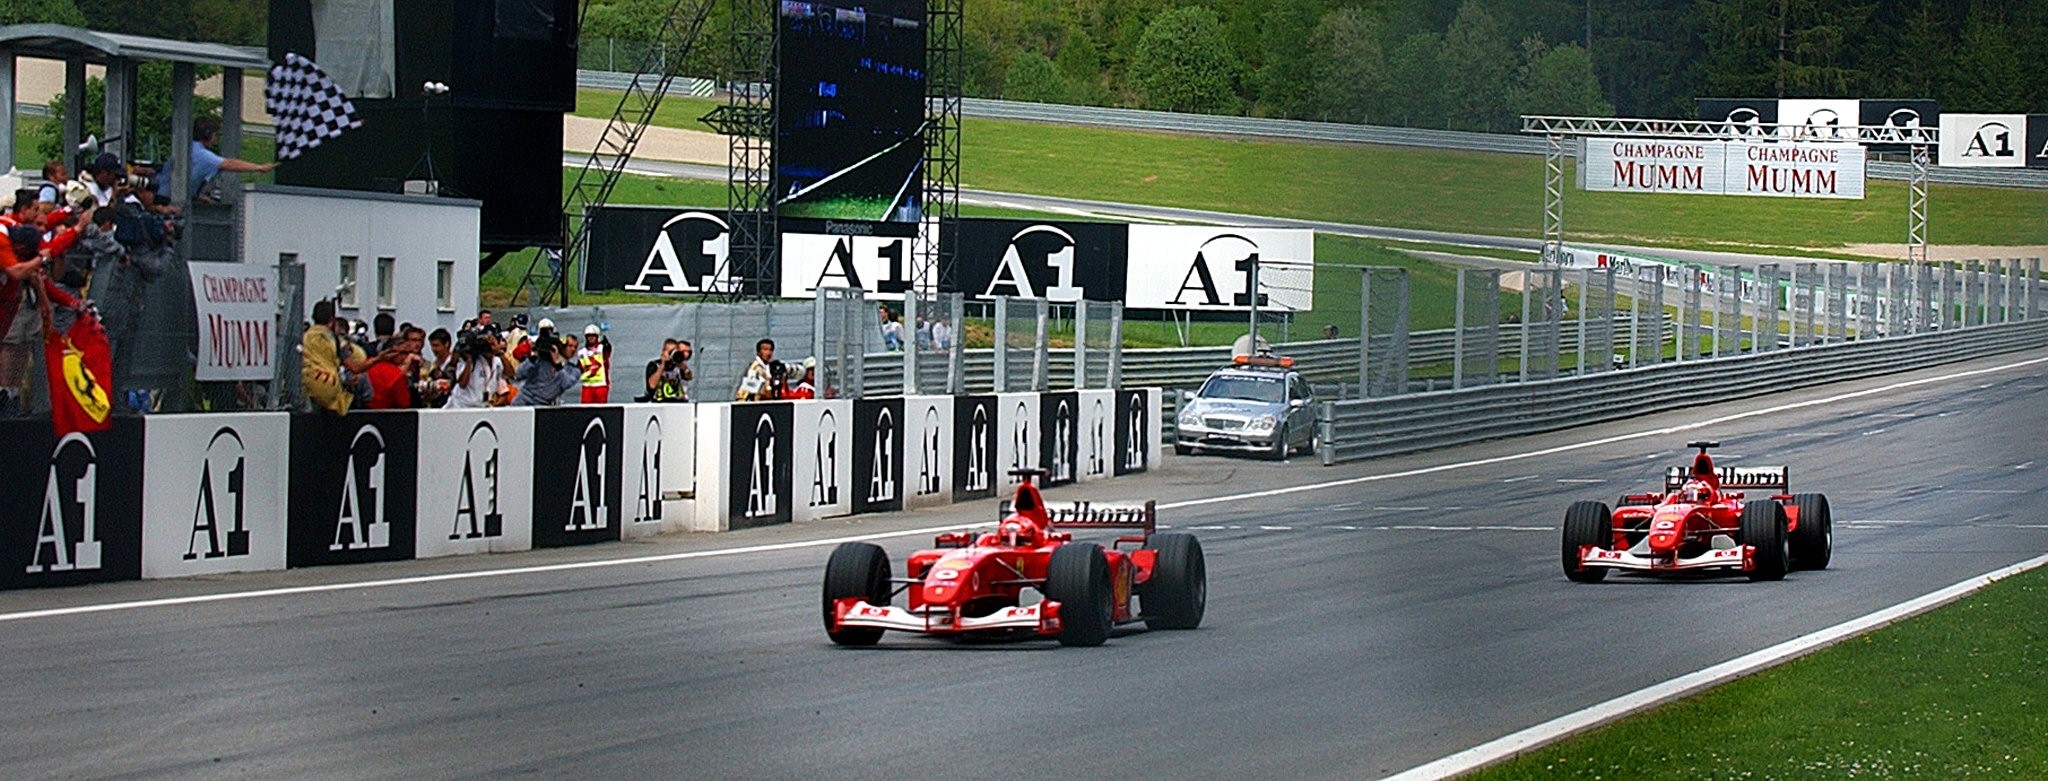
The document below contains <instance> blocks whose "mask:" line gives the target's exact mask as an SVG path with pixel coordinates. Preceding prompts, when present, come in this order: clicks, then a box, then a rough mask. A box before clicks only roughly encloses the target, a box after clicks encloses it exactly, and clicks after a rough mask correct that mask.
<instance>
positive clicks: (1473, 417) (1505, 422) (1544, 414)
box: [1317, 320, 2048, 465]
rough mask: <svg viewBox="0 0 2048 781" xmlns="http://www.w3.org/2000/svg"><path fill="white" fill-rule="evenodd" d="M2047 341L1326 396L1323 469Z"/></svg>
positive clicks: (1878, 342) (1940, 345)
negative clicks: (1377, 396) (1353, 397)
mask: <svg viewBox="0 0 2048 781" xmlns="http://www.w3.org/2000/svg"><path fill="white" fill-rule="evenodd" d="M2044 345H2048V320H2031V321H2021V322H2015V323H2003V324H1998V325H1989V326H1981V327H1976V328H1965V329H1959V330H1953V331H1941V332H1934V333H1926V334H1917V335H1913V336H1899V337H1892V338H1885V339H1873V340H1869V341H1858V342H1848V343H1841V344H1832V345H1820V346H1813V347H1801V348H1795V349H1789V350H1776V351H1771V352H1765V353H1756V354H1750V355H1742V356H1735V357H1729V358H1721V359H1718V360H1710V361H1694V362H1687V363H1677V364H1664V365H1659V366H1651V367H1645V368H1640V369H1634V370H1628V371H1619V372H1611V373H1603V374H1594V375H1589V376H1584V377H1573V378H1567V379H1557V380H1547V381H1542V382H1530V383H1521V384H1513V385H1495V386H1487V387H1481V388H1469V389H1464V390H1457V391H1443V392H1436V393H1419V394H1411V395H1407V396H1393V397H1388V398H1380V399H1365V400H1359V401H1338V402H1326V403H1324V404H1323V406H1322V408H1321V409H1320V410H1319V411H1318V413H1317V421H1318V429H1319V431H1320V433H1321V436H1322V446H1321V449H1320V455H1321V457H1322V461H1323V463H1324V464H1325V465H1329V464H1336V463H1340V462H1345V461H1356V460H1359V459H1365V458H1375V457H1379V456H1390V455H1398V454H1402V453H1413V452H1417V451H1422V450H1430V449H1435V448H1440V447H1448V446H1452V445H1462V444H1467V443H1472V442H1480V441H1484V440H1489V439H1501V438H1505V437H1511V436H1521V435H1526V434H1534V433H1539V432H1544V431H1555V430H1558V429H1564V428H1571V427H1574V426H1583V425H1586V424H1590V423H1600V422H1605V421H1611V420H1620V419H1623V418H1630V417H1636V416H1639V415H1647V414H1653V413H1658V412H1667V411H1670V410H1675V409H1680V408H1684V407H1690V406H1696V405H1700V404H1711V403H1718V402H1724V401H1733V400H1737V399H1743V398H1748V397H1751V396H1759V395H1763V394H1766V393H1775V392H1778V391H1783V390H1789V389H1792V388H1800V387H1806V386H1811V385H1820V384H1824V383H1829V382H1836V381H1839V380H1846V379H1854V378H1858V377H1868V376H1873V375H1879V374H1889V373H1893V372H1900V371H1908V370H1912V369H1919V368H1925V367H1928V366H1937V365H1940V364H1944V363H1954V362H1957V361H1966V360H1971V359H1974V358H1980V357H1984V356H1987V355H1996V354H2000V353H2007V352H2013V351H2016V350H2024V349H2029V348H2037V347H2041V346H2044Z"/></svg>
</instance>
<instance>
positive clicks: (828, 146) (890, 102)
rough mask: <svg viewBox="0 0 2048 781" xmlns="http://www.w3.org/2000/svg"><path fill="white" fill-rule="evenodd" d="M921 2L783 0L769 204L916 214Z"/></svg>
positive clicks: (884, 216)
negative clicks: (773, 194) (773, 198)
mask: <svg viewBox="0 0 2048 781" xmlns="http://www.w3.org/2000/svg"><path fill="white" fill-rule="evenodd" d="M924 14H925V4H924V2H923V0H870V1H869V2H859V1H858V0H839V1H838V2H826V3H813V2H795V1H794V0H784V2H782V3H781V16H780V20H779V23H780V24H781V25H782V29H781V35H782V41H781V53H780V66H781V83H780V84H779V85H778V87H777V92H776V95H775V119H776V135H775V152H774V155H775V187H776V193H777V195H776V205H777V207H778V209H779V210H780V213H781V215H782V216H784V217H797V218H812V219H826V220H862V221H877V222H910V223H914V222H917V221H918V220H919V218H920V217H921V216H922V212H923V207H924V204H923V192H922V190H923V187H922V182H923V173H924V123H925V116H924V114H925V112H924V94H925V72H924V46H925V40H924V38H925V25H924Z"/></svg>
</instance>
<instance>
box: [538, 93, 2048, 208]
mask: <svg viewBox="0 0 2048 781" xmlns="http://www.w3.org/2000/svg"><path fill="white" fill-rule="evenodd" d="M632 78H633V77H632V76H631V75H630V74H623V73H608V72H605V71H583V70H579V71H577V72H576V83H577V86H581V87H589V88H593V89H613V90H619V89H625V86H626V85H627V84H629V83H631V81H632ZM682 81H683V80H678V83H679V84H681V83H682ZM687 81H688V82H690V84H689V86H690V87H692V88H695V89H697V90H705V89H708V88H709V82H706V81H705V80H702V79H689V80H687ZM699 82H702V84H699ZM680 88H681V87H679V89H680ZM703 94H710V93H709V92H704V93H703ZM960 113H961V114H963V115H966V116H970V117H979V118H983V119H1010V120H1020V121H1026V122H1050V123H1055V124H1062V125H1088V126H1095V127H1113V128H1121V129H1137V130H1161V131H1167V132H1174V133H1207V134H1210V135H1229V136H1249V137H1255V138H1285V139H1295V140H1307V141H1333V142H1339V143H1350V144H1378V145H1381V146H1406V147H1418V148H1423V149H1441V150H1446V151H1453V152H1492V153H1498V154H1513V155H1540V154H1543V153H1544V146H1545V142H1544V140H1543V139H1542V138H1539V137H1536V136H1526V135H1521V134H1510V133H1474V132H1470V131H1464V130H1430V129H1425V128H1412V127H1391V126H1387V125H1353V124H1347V123H1342V122H1310V121H1306V120H1298V119H1264V118H1257V117H1236V116H1226V115H1221V114H1181V113H1175V112H1171V111H1147V110H1143V109H1129V108H1108V107H1103V106H1070V105H1066V104H1060V103H1023V102H1018V101H1009V100H991V99H987V98H967V99H964V100H962V101H960ZM1868 172H1869V174H1870V176H1871V177H1873V178H1877V179H1892V180H1898V181H1905V180H1906V179H1908V178H1910V177H1911V176H1912V173H1913V166H1912V165H1911V164H1909V163H1894V162H1878V161H1873V162H1871V163H1870V164H1869V168H1868ZM1927 178H1928V181H1931V182H1937V183H1941V184H1963V185H1977V186H1986V187H2024V188H2031V189H2048V171H2034V170H2027V169H2011V168H1940V167H1930V168H1929V169H1928V175H1927Z"/></svg>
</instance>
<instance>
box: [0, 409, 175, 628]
mask: <svg viewBox="0 0 2048 781" xmlns="http://www.w3.org/2000/svg"><path fill="white" fill-rule="evenodd" d="M0 437H5V438H6V441H7V442H8V444H9V447H8V448H6V452H5V453H4V454H0V479H4V480H5V484H6V485H7V486H9V488H10V489H11V490H10V493H12V494H15V496H13V497H10V499H13V500H12V501H5V502H0V589H5V588H18V587H22V586H68V585H73V584H77V583H97V582H103V581H113V580H134V579H136V578H139V577H142V485H141V481H139V480H137V479H135V476H136V475H139V474H141V473H142V421H141V420H140V419H136V418H116V419H115V422H114V427H113V428H111V429H108V430H106V431H100V432H95V433H91V434H70V435H67V436H65V437H63V438H61V439H59V438H57V437H56V436H54V435H53V434H52V432H51V430H50V422H49V420H47V419H42V420H37V419H34V418H22V419H17V420H10V421H5V422H0Z"/></svg>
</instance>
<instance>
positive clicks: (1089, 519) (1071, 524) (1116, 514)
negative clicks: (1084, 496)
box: [996, 499, 1159, 535]
mask: <svg viewBox="0 0 2048 781" xmlns="http://www.w3.org/2000/svg"><path fill="white" fill-rule="evenodd" d="M1155 505H1156V503H1155V502H1152V501H1149V500H1148V501H1146V502H1144V503H1143V504H1133V503H1129V502H1066V503H1053V502H1047V503H1046V508H1045V509H1046V516H1047V517H1048V518H1050V519H1051V520H1052V525H1053V528H1056V529H1144V530H1145V533H1146V534H1148V535H1149V534H1151V533H1152V532H1153V530H1154V529H1156V528H1158V525H1159V512H1158V509H1157V508H1156V506H1155ZM1008 517H1010V501H1009V500H1008V499H1005V500H1003V502H1002V507H1001V510H1000V511H999V512H998V513H997V515H996V520H1002V519H1004V518H1008Z"/></svg>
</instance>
